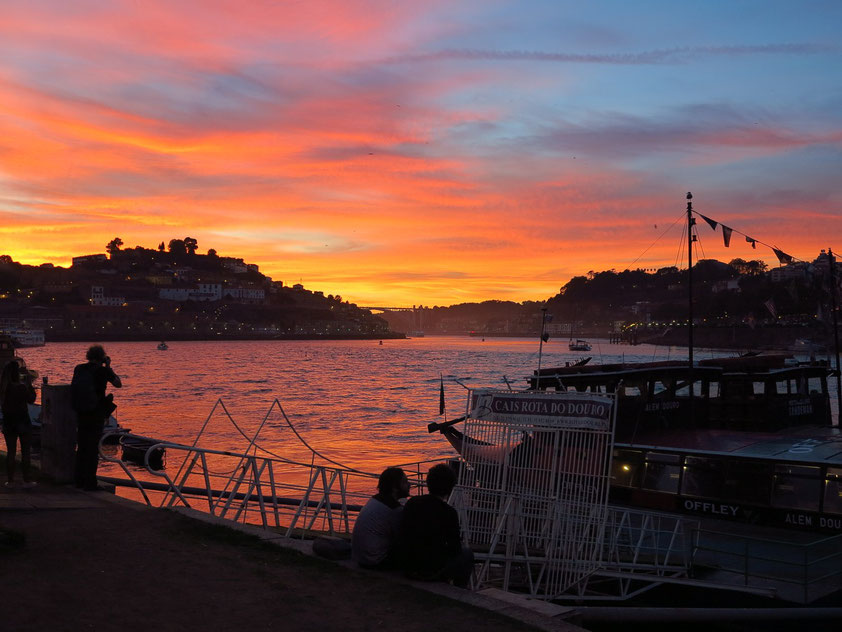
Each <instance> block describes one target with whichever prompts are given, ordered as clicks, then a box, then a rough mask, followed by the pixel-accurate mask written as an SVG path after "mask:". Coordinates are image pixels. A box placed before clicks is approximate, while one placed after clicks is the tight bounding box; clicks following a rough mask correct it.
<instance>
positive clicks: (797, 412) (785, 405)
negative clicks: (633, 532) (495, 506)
mask: <svg viewBox="0 0 842 632" xmlns="http://www.w3.org/2000/svg"><path fill="white" fill-rule="evenodd" d="M567 368H568V367H565V369H567ZM573 368H574V367H570V369H573ZM581 368H585V367H581ZM592 368H596V369H607V370H606V371H600V370H597V371H591V372H589V373H588V375H589V376H590V379H589V380H588V381H586V380H585V379H584V378H581V379H580V380H579V381H578V382H576V385H577V388H576V390H578V391H580V392H581V391H585V392H587V391H590V392H595V393H596V392H600V391H599V388H598V387H599V386H600V385H602V386H605V385H606V384H608V385H610V384H615V387H614V388H613V389H612V390H611V391H609V392H616V393H617V394H618V395H617V418H616V423H615V436H614V445H613V456H612V463H611V473H610V502H611V503H612V504H614V505H620V506H628V507H634V508H645V509H652V510H659V511H670V512H678V513H687V514H694V515H697V516H699V517H709V518H717V519H725V520H732V521H740V522H748V523H753V524H763V525H769V526H776V527H788V528H798V529H804V530H810V531H822V532H829V533H836V534H842V432H840V430H839V428H837V427H833V426H830V425H829V418H830V413H829V400H828V397H827V392H826V391H825V392H824V394H822V391H821V390H820V391H819V392H818V393H809V392H808V393H806V395H805V394H804V393H802V392H800V391H799V390H798V389H797V388H795V384H790V388H792V391H791V392H790V393H789V395H786V394H785V392H784V393H778V391H779V390H781V391H785V389H786V385H787V384H788V383H789V380H792V381H793V382H803V381H804V380H806V381H807V383H809V382H810V380H817V381H818V382H819V383H821V382H822V381H823V379H826V375H827V373H828V370H827V367H822V366H801V367H788V368H782V369H771V370H769V371H760V372H752V373H751V376H752V379H753V380H757V381H758V383H762V384H770V383H772V384H774V385H775V393H769V394H768V395H767V394H761V395H760V396H759V397H758V400H755V401H756V402H757V403H756V404H754V405H748V406H746V405H743V404H742V403H740V402H741V399H742V398H744V397H745V395H743V396H742V398H740V400H739V401H738V403H739V405H736V404H734V405H731V404H733V403H732V402H729V401H728V399H729V396H728V395H727V393H728V390H727V389H728V386H729V378H731V377H734V379H735V380H739V381H742V382H743V386H745V382H746V380H747V379H748V376H747V374H741V373H739V372H733V371H732V372H719V371H714V370H711V371H698V372H694V379H698V380H699V382H705V381H710V384H711V391H718V392H716V393H708V401H707V403H706V405H702V402H703V400H700V405H699V406H694V413H693V416H692V422H691V421H690V419H691V418H690V417H689V416H688V407H689V406H690V404H689V402H687V401H682V399H681V395H680V391H681V389H680V384H681V382H680V381H676V383H675V387H676V388H675V389H674V390H675V391H676V392H675V393H671V392H670V391H671V389H670V388H667V389H665V391H662V392H664V393H666V395H664V396H663V397H661V398H656V397H654V396H653V395H650V394H649V393H648V391H647V389H646V388H645V387H644V385H651V384H652V383H653V382H660V381H661V380H664V381H666V382H667V385H670V380H671V379H676V380H678V376H679V375H680V372H679V373H678V374H677V373H676V372H675V371H673V367H671V366H666V367H661V370H660V372H659V371H657V370H656V368H655V367H647V368H646V369H645V370H644V369H640V368H639V367H638V369H632V368H628V369H626V370H625V371H619V370H610V367H592ZM710 368H711V369H713V368H721V367H710ZM547 371H548V375H549V374H553V373H552V371H553V370H552V369H547ZM636 371H637V372H636ZM571 374H574V373H568V376H569V375H571ZM618 374H623V376H624V377H628V376H629V374H631V375H632V376H635V377H637V378H644V377H645V378H646V379H645V380H643V381H639V382H638V386H636V387H633V386H631V385H630V382H629V383H623V384H621V383H619V381H617V382H615V380H617V377H618ZM534 377H535V376H533V378H534ZM713 378H717V379H718V380H719V381H715V380H714V379H713ZM570 382H571V383H574V382H573V380H570ZM753 383H754V382H752V384H753ZM540 384H541V386H542V388H541V389H540V390H535V389H533V390H532V391H520V393H532V394H533V395H534V397H535V401H536V405H537V403H538V402H540V400H541V398H542V396H544V393H545V391H544V390H543V385H544V384H546V385H547V388H552V390H556V388H558V390H564V389H562V388H560V387H558V385H555V386H551V385H552V384H553V382H552V380H547V381H546V382H544V378H543V377H542V379H541V381H540ZM723 384H724V385H725V386H724V389H725V390H724V391H723V390H722V389H723ZM715 387H716V388H715ZM685 388H686V387H685ZM698 388H699V386H698V384H697V390H698ZM632 389H635V390H634V392H632ZM571 390H572V389H571ZM602 392H605V391H602ZM621 392H622V394H621ZM723 392H724V393H725V397H723V398H722V399H721V400H720V398H719V397H718V395H719V394H722V393H723ZM657 394H659V393H654V395H657ZM734 396H735V397H737V395H736V394H735V395H734ZM764 397H766V398H767V399H766V401H765V402H764V401H763V398H764ZM694 403H695V402H694ZM463 420H464V418H460V419H457V420H453V421H451V422H445V423H442V424H430V425H429V426H428V430H429V431H430V432H435V431H439V432H441V434H443V435H444V437H445V438H446V439H447V440H448V442H449V443H450V444H451V445H452V446H453V447H454V449H455V450H456V451H457V452H458V453H459V454H461V455H463V456H465V455H466V454H467V455H470V454H482V455H483V457H484V458H486V459H492V460H495V461H498V462H499V463H501V464H502V463H504V462H509V461H513V460H517V459H518V458H520V457H519V456H518V454H520V453H521V452H523V451H522V450H519V448H520V446H519V445H516V446H514V447H512V446H510V445H506V446H497V445H494V444H492V443H487V442H482V441H478V440H477V439H475V438H473V437H471V436H468V435H466V434H465V433H463V432H462V431H460V430H458V429H457V428H456V427H455V424H456V423H458V422H460V421H463ZM819 421H824V422H826V423H824V424H821V423H815V422H819ZM534 439H535V438H534V437H528V436H524V437H523V438H522V442H521V443H522V444H524V445H525V444H526V443H527V442H529V441H530V440H534ZM466 447H470V449H466ZM567 456H569V455H567V454H561V455H559V458H562V459H563V458H566V457H567ZM468 463H469V465H471V463H470V459H469V460H468ZM521 466H522V467H525V468H528V467H529V465H528V464H526V463H524V464H521Z"/></svg>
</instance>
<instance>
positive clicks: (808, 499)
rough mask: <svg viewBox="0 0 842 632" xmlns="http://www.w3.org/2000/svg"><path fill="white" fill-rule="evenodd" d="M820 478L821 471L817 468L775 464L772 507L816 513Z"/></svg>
mask: <svg viewBox="0 0 842 632" xmlns="http://www.w3.org/2000/svg"><path fill="white" fill-rule="evenodd" d="M820 476H821V471H820V470H819V468H818V467H814V466H807V465H787V464H784V463H779V464H777V465H776V466H775V480H774V485H773V487H772V506H773V507H785V508H787V509H804V510H808V511H818V510H819V496H820V493H821V478H820Z"/></svg>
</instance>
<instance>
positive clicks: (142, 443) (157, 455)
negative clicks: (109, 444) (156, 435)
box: [120, 435, 166, 470]
mask: <svg viewBox="0 0 842 632" xmlns="http://www.w3.org/2000/svg"><path fill="white" fill-rule="evenodd" d="M156 443H158V442H157V441H156V440H154V439H147V438H145V437H137V436H134V435H123V436H121V437H120V448H121V449H122V452H123V455H122V460H123V461H130V462H132V463H135V464H136V465H145V464H146V455H147V453H148V454H149V467H150V468H152V469H153V470H162V469H164V455H165V452H166V451H165V450H164V448H162V447H156V448H154V449H152V450H150V448H153V446H155V444H156Z"/></svg>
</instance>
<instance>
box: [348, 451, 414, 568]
mask: <svg viewBox="0 0 842 632" xmlns="http://www.w3.org/2000/svg"><path fill="white" fill-rule="evenodd" d="M407 496H409V480H408V479H407V478H406V474H405V473H404V471H403V470H402V469H401V468H399V467H389V468H386V469H385V470H383V472H382V473H381V474H380V480H379V481H378V482H377V494H376V495H375V496H372V497H371V498H370V499H369V501H368V502H367V503H366V505H365V507H363V508H362V511H360V514H359V516H357V521H356V522H355V523H354V530H353V533H352V535H351V558H352V559H353V560H354V561H355V562H356V563H357V564H359V565H360V566H362V567H364V568H374V569H381V570H389V569H396V568H399V561H398V559H397V556H396V549H395V544H396V540H397V533H398V525H399V524H400V516H401V510H402V509H403V506H402V505H401V504H400V502H399V501H400V500H401V499H402V498H406V497H407Z"/></svg>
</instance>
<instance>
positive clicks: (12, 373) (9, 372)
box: [2, 360, 20, 382]
mask: <svg viewBox="0 0 842 632" xmlns="http://www.w3.org/2000/svg"><path fill="white" fill-rule="evenodd" d="M2 380H3V382H20V364H18V361H17V360H12V361H11V362H9V363H8V364H6V366H4V367H3V377H2Z"/></svg>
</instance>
